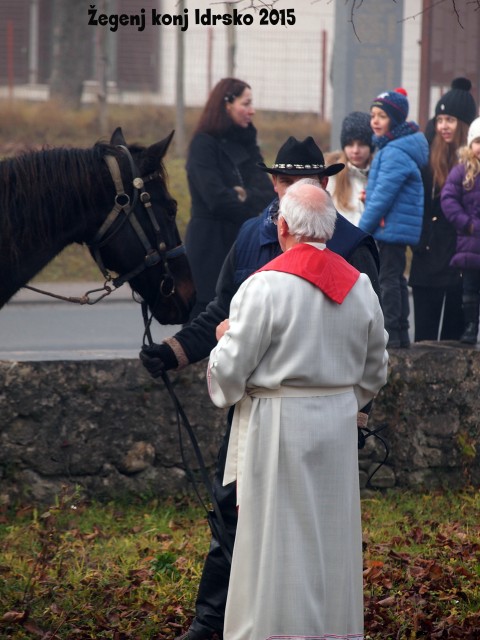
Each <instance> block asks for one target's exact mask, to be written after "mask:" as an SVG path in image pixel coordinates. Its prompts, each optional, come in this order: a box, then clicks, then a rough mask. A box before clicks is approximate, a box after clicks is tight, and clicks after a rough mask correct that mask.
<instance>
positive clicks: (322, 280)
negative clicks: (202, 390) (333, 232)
mask: <svg viewBox="0 0 480 640" xmlns="http://www.w3.org/2000/svg"><path fill="white" fill-rule="evenodd" d="M258 271H281V272H282V273H291V274H292V275H294V276H299V277H300V278H303V279H304V280H308V282H311V283H312V284H313V285H314V286H316V287H318V288H319V289H320V290H321V291H322V292H323V293H324V294H325V295H326V296H328V297H329V298H330V299H331V300H333V301H334V302H337V303H338V304H342V302H343V301H344V300H345V298H346V297H347V295H348V293H349V292H350V289H351V288H352V287H353V285H354V284H355V283H356V281H357V280H358V278H359V276H360V273H359V271H357V270H356V269H355V268H354V267H352V266H351V265H350V264H349V263H348V262H347V261H346V260H344V259H343V258H342V257H341V256H339V255H338V254H337V253H334V252H333V251H330V249H323V250H321V249H317V248H315V247H313V246H312V245H310V244H303V243H300V244H296V245H295V246H294V247H292V248H291V249H289V250H288V251H285V253H282V255H280V256H278V258H275V259H274V260H272V261H271V262H269V263H267V264H266V265H265V266H263V267H262V268H261V269H259V270H258ZM257 273H258V272H257Z"/></svg>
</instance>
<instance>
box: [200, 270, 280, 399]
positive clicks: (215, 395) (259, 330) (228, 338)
mask: <svg viewBox="0 0 480 640" xmlns="http://www.w3.org/2000/svg"><path fill="white" fill-rule="evenodd" d="M267 280H268V277H265V274H264V273H260V274H255V275H253V276H251V277H250V278H248V280H246V281H245V282H244V283H243V284H242V285H241V287H240V289H239V290H238V291H237V293H236V294H235V296H234V297H233V299H232V302H231V305H230V317H229V321H230V327H229V329H228V331H227V332H226V333H225V335H224V336H223V337H222V338H221V339H220V340H219V342H218V344H217V346H216V347H215V348H214V349H213V350H212V352H211V354H210V360H209V363H208V371H207V379H208V391H209V394H210V397H211V399H212V401H213V402H214V404H216V405H217V407H228V406H230V405H233V404H235V403H236V402H238V401H239V400H240V399H241V398H242V397H243V395H244V394H245V388H246V386H247V381H248V379H249V378H250V376H251V374H252V372H253V371H255V369H256V368H257V365H258V363H259V362H260V360H261V359H262V357H263V356H264V354H265V352H266V350H267V349H268V347H269V345H270V340H271V329H272V318H273V313H272V311H273V306H272V295H271V290H270V287H269V286H268V283H267Z"/></svg>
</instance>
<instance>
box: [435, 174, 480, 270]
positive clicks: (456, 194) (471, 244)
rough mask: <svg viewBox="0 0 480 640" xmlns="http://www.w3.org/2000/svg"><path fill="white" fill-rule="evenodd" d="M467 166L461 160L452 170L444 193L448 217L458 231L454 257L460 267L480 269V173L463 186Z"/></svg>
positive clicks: (445, 210) (443, 205)
mask: <svg viewBox="0 0 480 640" xmlns="http://www.w3.org/2000/svg"><path fill="white" fill-rule="evenodd" d="M464 179H465V166H464V165H463V164H459V165H457V166H456V167H454V168H453V169H452V170H451V171H450V173H449V174H448V178H447V180H446V182H445V184H444V186H443V189H442V194H441V203H442V209H443V212H444V214H445V217H446V218H447V219H448V220H449V221H450V222H451V223H452V224H453V226H454V227H455V230H456V232H457V243H456V250H455V253H454V255H453V258H452V259H451V261H450V265H451V266H452V267H457V268H459V269H480V175H478V176H477V177H476V178H475V181H474V183H473V187H472V189H470V190H468V191H467V190H466V189H465V187H464V186H463V180H464Z"/></svg>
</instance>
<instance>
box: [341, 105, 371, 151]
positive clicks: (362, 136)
mask: <svg viewBox="0 0 480 640" xmlns="http://www.w3.org/2000/svg"><path fill="white" fill-rule="evenodd" d="M372 133H373V132H372V128H371V127H370V114H369V113H365V112H363V111H352V113H349V114H348V116H345V118H344V119H343V122H342V131H341V133H340V144H341V147H342V149H345V147H346V146H347V144H352V142H353V141H354V140H359V141H360V142H362V143H363V144H366V145H367V146H369V147H370V148H371V149H373V146H372Z"/></svg>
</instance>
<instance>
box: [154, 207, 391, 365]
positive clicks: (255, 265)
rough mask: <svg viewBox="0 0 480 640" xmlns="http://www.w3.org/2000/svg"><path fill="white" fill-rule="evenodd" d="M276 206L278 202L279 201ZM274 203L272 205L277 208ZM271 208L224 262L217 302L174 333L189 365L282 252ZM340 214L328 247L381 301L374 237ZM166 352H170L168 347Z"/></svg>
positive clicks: (214, 341) (248, 226) (208, 347)
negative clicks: (237, 298) (243, 289)
mask: <svg viewBox="0 0 480 640" xmlns="http://www.w3.org/2000/svg"><path fill="white" fill-rule="evenodd" d="M275 203H278V200H276V201H275ZM275 203H272V205H273V206H275ZM269 209H270V207H268V208H267V209H266V210H265V211H264V212H263V214H262V215H261V216H259V217H257V218H255V219H252V220H249V221H248V222H246V223H245V225H244V226H243V227H242V230H241V233H240V235H239V238H238V239H237V242H236V243H235V244H234V245H233V247H232V249H231V250H230V252H229V254H228V256H227V257H226V259H225V262H224V263H223V267H222V270H221V272H220V276H219V278H218V282H217V287H216V297H215V299H214V300H212V302H210V303H209V305H208V306H207V308H206V310H205V311H204V312H203V313H201V314H200V315H199V316H197V318H195V320H194V321H193V322H192V324H190V325H189V326H187V327H185V328H184V329H182V330H181V331H179V332H178V333H177V334H175V339H176V340H177V341H178V342H179V343H180V345H181V347H182V349H183V351H184V352H185V355H186V357H187V359H188V361H189V362H190V363H193V362H198V361H200V360H203V359H204V358H207V357H208V356H209V354H210V351H211V350H212V349H213V347H214V346H215V345H216V344H217V339H216V337H215V329H216V327H217V325H218V324H219V323H220V322H222V320H225V318H228V316H229V310H230V302H231V300H232V298H233V296H234V295H235V293H236V292H237V290H238V288H239V286H240V285H241V283H242V282H243V280H245V279H246V278H247V277H248V276H249V275H250V274H252V273H253V272H254V271H256V270H257V269H259V268H260V267H262V266H263V265H264V264H266V263H267V262H269V261H270V260H272V259H273V258H275V257H276V256H277V255H279V254H280V253H281V250H280V246H279V244H278V241H277V239H276V238H277V234H276V227H275V226H274V225H273V223H271V222H269ZM337 215H338V218H337V224H336V225H335V232H334V234H333V237H332V239H331V240H330V241H329V242H327V246H328V247H329V248H330V249H332V250H333V251H335V252H336V253H338V254H340V255H341V256H343V257H344V258H345V259H346V260H347V261H348V262H349V263H350V264H351V265H352V266H353V267H355V268H356V269H358V271H361V272H362V273H366V274H367V275H368V276H369V278H370V281H371V282H372V286H373V288H374V290H375V292H376V293H377V295H378V297H379V299H380V286H379V282H378V270H379V261H378V251H377V247H376V244H375V242H374V240H373V238H372V237H371V236H370V235H369V234H367V233H365V232H364V231H361V230H360V229H358V228H357V227H355V226H354V225H353V224H351V223H350V222H349V221H348V220H346V218H344V217H343V216H341V215H340V214H337ZM245 246H250V248H251V251H248V253H246V252H245V251H244V247H245ZM237 249H239V251H237ZM165 349H166V350H167V349H168V351H171V350H170V348H169V347H168V346H167V345H165ZM169 355H170V357H169V358H168V361H166V362H165V364H166V365H167V368H174V367H176V366H177V360H176V358H175V357H174V356H173V353H171V354H169ZM172 356H173V359H172ZM166 360H167V359H166Z"/></svg>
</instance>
